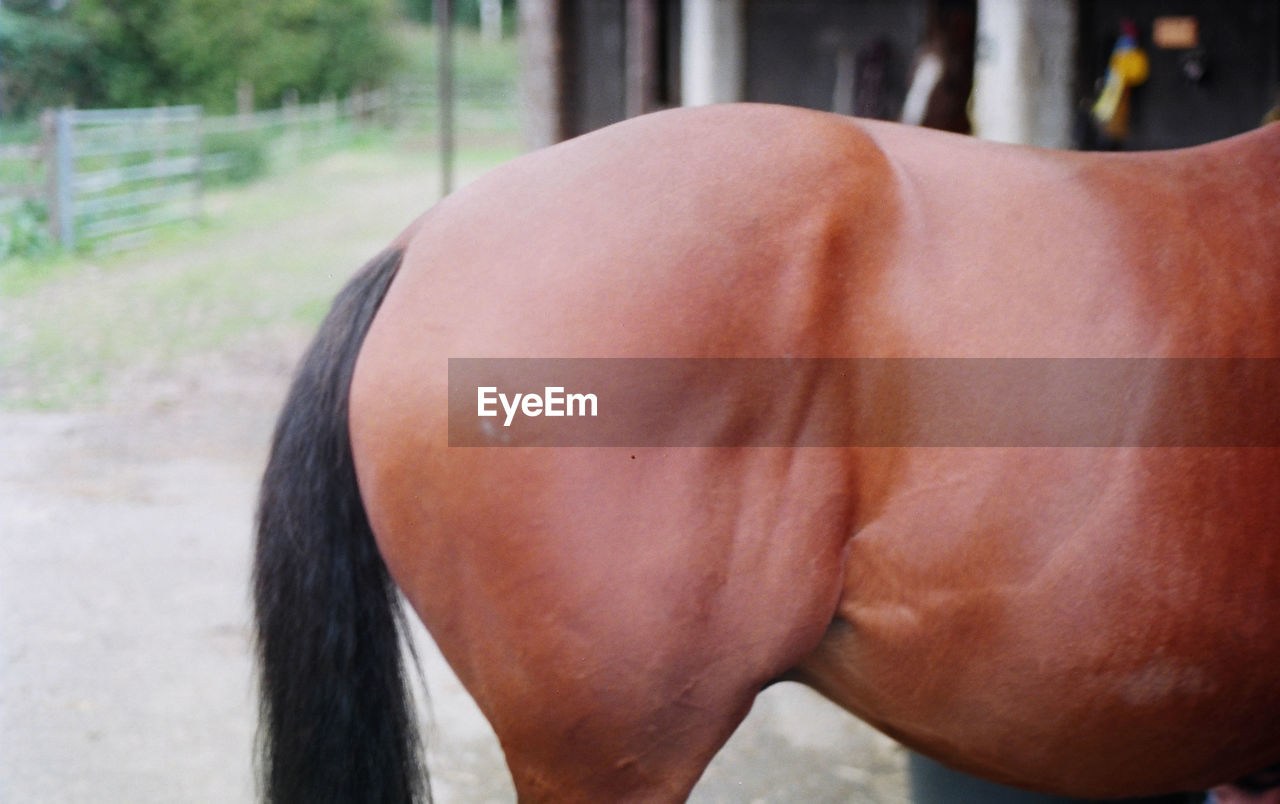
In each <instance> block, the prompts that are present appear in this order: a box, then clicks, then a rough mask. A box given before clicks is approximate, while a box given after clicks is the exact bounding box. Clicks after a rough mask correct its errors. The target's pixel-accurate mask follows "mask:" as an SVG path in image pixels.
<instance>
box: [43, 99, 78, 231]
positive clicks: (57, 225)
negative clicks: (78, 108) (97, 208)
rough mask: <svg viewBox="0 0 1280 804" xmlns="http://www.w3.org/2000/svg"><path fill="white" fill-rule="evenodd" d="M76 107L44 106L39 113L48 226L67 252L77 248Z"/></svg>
mask: <svg viewBox="0 0 1280 804" xmlns="http://www.w3.org/2000/svg"><path fill="white" fill-rule="evenodd" d="M74 115H75V110H74V109H72V108H70V107H67V108H63V109H56V110H55V109H45V110H44V112H43V113H42V114H41V115H40V125H41V128H42V129H43V132H44V145H45V159H46V160H48V161H47V163H46V164H47V170H46V172H47V174H48V176H47V181H48V187H49V189H48V193H49V229H50V233H51V234H52V235H53V237H54V239H56V240H57V241H58V243H60V244H61V245H62V247H63V248H64V249H66V250H67V251H71V250H72V249H74V248H75V247H76V230H75V207H74V195H73V193H72V181H73V180H74V178H75V172H74V170H73V168H74V165H75V153H74V148H75V143H74V137H73V133H72V123H73V118H74Z"/></svg>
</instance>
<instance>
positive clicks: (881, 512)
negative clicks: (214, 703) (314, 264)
mask: <svg viewBox="0 0 1280 804" xmlns="http://www.w3.org/2000/svg"><path fill="white" fill-rule="evenodd" d="M478 357H484V358H493V357H497V358H548V357H554V358H584V357H593V358H594V357H606V358H654V357H662V358H776V357H806V358H886V357H890V358H923V357H928V358H972V357H983V358H993V357H999V358H1115V357H1142V358H1224V357H1231V358H1268V359H1269V358H1277V357H1280V126H1271V127H1269V128H1267V129H1264V130H1261V131H1258V132H1255V133H1252V134H1248V135H1243V136H1240V137H1237V138H1234V139H1231V140H1227V141H1224V142H1221V143H1216V144H1212V145H1208V146H1203V147H1199V148H1194V149H1188V150H1185V151H1177V152H1165V153H1148V154H1106V155H1085V154H1077V153H1065V152H1050V151H1042V150H1035V149H1029V148H1020V147H1012V146H1003V145H994V144H987V143H983V142H979V141H976V140H972V139H967V138H963V137H959V136H955V135H950V134H942V133H937V132H930V131H925V130H921V129H914V128H908V127H904V126H899V125H896V124H891V123H871V122H866V121H858V120H853V119H849V118H841V117H836V116H831V115H826V114H822V113H816V112H809V111H802V110H796V109H787V108H780V107H765V106H726V107H713V108H707V109H700V110H677V111H671V112H663V113H659V114H655V115H651V116H647V117H642V118H638V119H635V120H632V121H630V122H626V123H622V124H619V125H617V126H614V127H611V128H608V129H605V130H602V131H599V132H597V133H594V134H590V135H587V136H584V137H581V138H579V139H576V140H573V141H570V142H568V143H565V144H562V145H558V146H555V147H552V148H549V149H546V150H543V151H540V152H537V153H533V154H530V155H528V156H526V157H524V158H521V159H518V160H516V161H514V162H512V163H510V164H508V165H506V166H504V167H502V168H499V169H497V170H495V171H493V172H492V173H490V174H489V175H487V176H486V177H484V178H483V179H481V180H479V181H477V182H476V183H474V184H473V185H471V186H469V187H468V188H467V189H465V190H463V191H462V192H459V193H458V194H456V195H455V196H453V197H450V198H448V199H446V200H445V201H443V202H442V203H440V204H439V205H438V206H436V207H435V208H434V209H433V210H432V211H430V212H429V213H428V214H427V215H425V216H423V217H422V218H420V219H419V220H418V221H417V222H415V223H414V224H413V225H412V226H411V227H410V228H409V229H408V230H407V231H406V232H405V233H404V234H403V235H401V236H400V237H399V238H398V239H397V240H396V241H395V243H394V244H393V245H392V246H391V248H390V249H389V250H388V251H387V252H386V253H384V255H382V256H381V257H380V258H378V259H376V260H375V261H374V262H372V263H370V265H369V266H367V267H366V268H365V269H364V270H363V271H362V272H361V273H360V274H359V275H358V276H357V277H356V279H354V280H353V281H352V283H351V285H349V286H348V288H347V289H346V290H345V291H344V292H343V294H342V295H341V296H340V297H339V299H338V301H337V303H336V304H335V307H334V309H333V311H332V312H331V313H330V316H329V318H328V319H327V320H326V322H325V324H324V325H323V326H322V328H321V331H320V334H319V336H318V338H317V341H316V343H315V345H313V347H312V349H311V352H310V353H309V354H308V356H307V358H306V359H305V360H304V363H303V365H302V368H301V369H300V372H299V375H298V378H297V379H296V381H295V385H294V388H293V390H292V392H291V394H290V398H289V401H288V403H287V405H286V407H285V410H284V412H283V413H282V415H281V419H280V423H279V425H278V429H277V435H276V442H275V445H274V448H273V454H272V457H271V460H270V464H269V467H268V470H267V474H266V477H265V479H264V485H263V496H262V500H261V505H260V513H259V516H260V525H259V536H258V548H257V549H258V554H257V565H256V569H255V575H256V587H255V594H256V603H257V617H258V627H259V647H260V656H261V660H262V664H263V671H262V672H263V675H262V681H263V714H264V723H265V740H264V745H265V763H266V777H267V793H268V795H269V797H271V798H273V799H276V800H280V801H309V802H311V801H323V800H331V799H332V800H341V801H356V800H360V801H363V800H369V801H374V800H377V801H392V800H408V799H410V798H411V797H413V796H415V795H417V794H418V793H419V792H420V781H419V775H418V774H419V768H418V764H419V759H418V757H417V753H416V746H415V743H414V742H413V728H412V723H413V716H412V713H411V709H410V708H408V693H407V692H406V691H405V689H406V688H405V683H404V678H403V675H402V673H403V671H402V669H401V667H400V662H399V653H398V651H397V631H396V626H397V620H396V614H395V612H396V611H398V608H397V606H396V601H397V597H396V592H395V589H396V587H398V588H399V590H401V591H403V593H404V595H405V597H407V599H408V601H409V603H410V604H411V605H412V607H413V610H414V611H415V612H416V613H417V614H418V616H420V617H421V619H422V620H423V622H424V623H425V624H426V626H427V628H428V629H429V631H430V632H431V634H432V635H433V637H434V638H435V640H436V642H437V643H438V644H439V647H440V649H441V651H442V652H443V653H444V655H445V657H446V658H447V659H448V661H449V662H450V664H451V665H452V666H453V667H454V669H455V670H456V671H457V673H458V676H459V677H460V678H461V680H462V682H463V683H464V684H465V685H466V687H467V689H468V690H469V692H470V693H471V694H472V695H473V696H474V697H475V699H476V701H477V703H478V704H479V706H480V708H481V710H483V712H484V714H485V715H486V716H487V717H488V719H489V721H490V722H491V723H492V725H493V727H494V729H495V731H496V733H497V735H498V738H499V740H500V741H501V743H502V746H503V750H504V752H505V754H506V757H507V761H508V764H509V766H510V769H511V772H512V774H513V777H514V781H515V785H516V788H517V790H518V791H519V794H520V797H521V799H522V800H531V801H532V800H555V801H614V800H680V799H682V798H683V797H685V796H686V795H687V794H688V792H689V791H690V789H691V788H692V787H693V785H694V783H695V782H696V781H697V779H698V777H699V775H700V774H701V773H702V771H703V769H704V768H705V767H706V765H707V763H708V761H709V760H710V759H711V757H712V755H714V754H715V753H716V751H717V750H718V749H719V748H720V747H721V745H722V744H723V743H724V742H725V740H726V739H727V738H728V737H729V735H730V733H731V732H733V730H734V729H735V727H736V726H737V725H738V723H739V722H740V721H741V720H742V718H743V717H744V715H745V714H746V713H747V711H748V709H749V708H750V707H751V704H752V701H753V699H754V698H755V696H756V695H757V693H759V692H760V690H761V689H762V688H764V687H765V686H767V685H769V684H771V683H773V682H775V681H778V680H782V679H791V680H797V681H801V682H803V683H806V684H809V685H811V686H813V687H814V688H816V689H817V690H819V691H820V692H822V693H823V694H825V695H826V696H828V697H829V698H830V699H831V700H833V701H834V702H836V703H837V704H839V705H840V706H842V707H844V708H846V709H848V710H849V711H851V712H853V713H855V714H856V715H858V716H859V717H861V718H863V719H865V720H866V721H867V722H869V723H871V724H872V725H874V726H876V727H877V728H879V729H881V730H883V731H884V732H886V733H887V734H890V735H892V736H893V737H895V738H897V739H899V740H901V741H902V742H903V743H904V744H906V745H908V746H910V747H912V748H915V749H917V750H919V751H921V752H923V753H925V754H928V755H930V756H932V757H935V758H937V759H938V760H940V761H942V762H944V763H946V764H949V765H951V766H953V767H955V768H958V769H961V770H965V771H968V772H971V773H975V774H978V775H981V776H985V777H987V778H990V779H992V780H995V781H1000V782H1004V783H1009V784H1015V785H1020V786H1025V787H1028V788H1033V789H1038V790H1043V791H1049V792H1056V793H1060V794H1066V795H1074V796H1129V795H1145V794H1155V793H1160V792H1166V791H1175V790H1184V789H1203V788H1206V787H1209V786H1211V785H1214V784H1218V783H1221V782H1224V781H1227V780H1231V779H1233V778H1236V777H1239V776H1243V775H1245V774H1249V773H1252V772H1255V771H1258V770H1259V769H1261V768H1263V767H1264V766H1267V765H1268V764H1269V763H1274V762H1276V761H1277V760H1280V531H1278V527H1280V452H1278V451H1277V450H1276V449H1275V448H1274V444H1272V445H1271V446H1270V447H1268V446H1250V445H1247V444H1246V445H1240V444H1237V445H1230V444H1228V445H1220V446H1218V445H1212V444H1210V445H1201V446H1178V445H1173V446H1163V447H1149V446H1142V445H1137V446H1134V445H1112V446H1095V447H1089V448H1085V447H1079V446H1070V445H1065V446H1042V447H1034V446H1033V447H1012V446H1000V445H989V446H982V445H977V446H967V447H961V446H945V445H944V446H932V447H925V446H918V445H913V444H911V443H900V444H896V445H888V446H882V447H870V446H859V445H848V446H833V447H828V448H822V447H800V446H797V447H785V446H784V447H768V448H765V447H743V446H734V445H733V443H727V442H724V441H723V439H719V440H718V437H716V435H715V434H723V433H725V432H730V431H732V432H735V433H738V434H739V435H743V436H744V440H743V441H741V442H735V443H749V442H750V435H751V432H750V431H751V429H752V428H753V427H757V426H760V427H764V426H768V424H767V423H764V424H761V423H758V422H757V420H754V419H748V420H746V421H745V422H744V420H742V419H741V418H735V410H737V408H738V402H742V403H744V404H745V403H746V402H747V401H748V400H747V396H748V395H751V396H752V400H755V401H758V396H759V395H760V394H764V395H766V396H770V395H772V396H771V397H770V402H771V403H772V404H773V405H774V408H775V409H776V410H777V411H778V415H779V416H780V417H784V418H787V420H788V421H791V422H798V424H796V427H798V428H801V429H803V427H804V423H805V421H807V419H806V417H807V416H808V415H809V413H810V412H811V411H810V409H809V407H808V406H809V405H810V403H811V402H812V400H813V398H814V397H813V396H812V395H806V393H805V392H803V391H797V390H796V389H795V388H794V387H789V386H787V387H784V386H779V387H778V388H770V387H768V384H767V383H765V384H763V385H762V384H761V383H759V382H750V383H749V382H746V381H744V383H743V384H742V386H741V387H738V386H737V385H736V384H735V383H734V382H732V381H730V382H726V383H718V384H717V386H716V387H715V388H714V393H715V394H716V396H715V399H714V404H698V403H699V402H700V401H705V400H701V399H700V398H699V396H700V395H702V394H703V392H704V390H705V386H704V385H698V384H696V383H695V384H694V385H692V386H691V387H690V389H686V390H685V391H684V392H683V393H682V394H681V398H680V400H679V404H680V406H681V411H682V412H681V413H680V415H679V416H676V417H671V418H668V419H663V420H662V421H664V422H675V423H677V424H678V426H679V427H680V428H682V432H684V433H692V434H693V435H694V436H695V438H694V440H695V441H697V440H698V438H697V436H699V434H704V435H707V438H706V439H705V442H706V443H707V444H713V443H714V444H722V445H721V446H690V447H671V448H667V447H659V446H642V447H635V448H625V447H622V448H619V447H589V446H588V447H580V448H559V449H556V448H546V447H543V448H539V447H514V448H502V447H499V446H492V447H480V448H474V447H451V446H449V424H450V421H449V420H450V418H451V417H455V418H456V417H459V416H465V415H471V413H472V412H469V411H465V410H453V411H451V410H450V409H449V388H448V381H449V359H450V358H478ZM815 365H818V366H825V365H829V364H827V363H817V364H815ZM831 365H834V364H831ZM757 379H758V378H757ZM823 379H824V378H822V377H817V378H816V381H822V380H823ZM748 386H749V387H748ZM899 390H900V391H901V393H903V394H905V397H904V399H905V401H906V403H914V402H920V403H922V404H924V405H925V406H926V407H928V406H934V407H937V406H939V405H941V406H942V407H943V408H945V406H946V404H947V402H948V400H947V399H945V398H944V399H937V398H933V399H930V398H926V397H928V396H929V395H930V394H934V395H935V396H936V395H937V393H938V392H937V390H936V389H933V390H931V386H920V387H907V388H905V389H899ZM1201 390H1205V389H1201ZM1208 390H1209V391H1210V392H1211V391H1212V390H1213V389H1208ZM654 393H659V392H656V391H655V392H654ZM661 393H666V391H662V392H661ZM708 393H709V392H708ZM913 397H914V398H913ZM651 401H654V400H651ZM656 401H657V402H658V403H661V402H662V401H663V400H661V399H659V400H656ZM675 402H676V400H674V398H673V399H672V403H673V404H675ZM753 404H754V401H753ZM846 407H847V408H848V410H847V411H844V412H841V411H840V410H837V413H836V415H838V416H840V415H843V416H847V417H849V418H856V417H857V415H858V411H857V410H856V409H855V408H856V405H853V404H848V405H846ZM908 409H910V404H908V405H907V406H906V407H904V408H903V410H908ZM1121 411H1122V414H1123V417H1124V418H1125V420H1126V421H1128V422H1130V423H1132V424H1134V425H1136V426H1141V425H1142V424H1143V423H1144V421H1145V418H1146V417H1151V416H1155V415H1157V412H1155V411H1154V409H1153V407H1152V406H1151V405H1143V404H1133V405H1131V406H1124V407H1122V408H1121ZM829 414H830V411H828V412H827V415H829ZM904 415H907V414H904ZM473 418H474V417H473ZM661 426H667V425H661ZM670 426H676V425H670ZM484 432H492V431H491V430H490V431H484ZM348 434H349V435H348ZM660 441H661V439H658V441H657V442H646V443H659V442H660ZM493 443H494V444H495V445H496V444H498V443H499V441H498V440H496V438H495V440H494V441H493ZM357 479H358V487H357ZM375 540H376V547H375ZM383 560H385V568H384V565H383ZM388 571H389V575H388ZM391 579H394V583H392V580H391Z"/></svg>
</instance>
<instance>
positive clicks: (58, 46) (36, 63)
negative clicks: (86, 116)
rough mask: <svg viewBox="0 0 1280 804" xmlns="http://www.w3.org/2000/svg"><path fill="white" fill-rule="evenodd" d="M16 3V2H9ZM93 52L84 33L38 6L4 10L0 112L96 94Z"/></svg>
mask: <svg viewBox="0 0 1280 804" xmlns="http://www.w3.org/2000/svg"><path fill="white" fill-rule="evenodd" d="M11 2H12V0H11ZM46 8H47V7H46ZM94 55H95V52H94V50H93V48H92V46H91V43H90V41H89V38H88V36H87V35H85V33H84V31H82V30H81V29H79V28H78V27H76V26H75V25H72V24H71V23H69V22H67V21H66V20H64V19H61V18H60V17H58V16H55V15H52V14H48V13H41V8H39V7H37V8H35V9H32V10H30V11H26V12H25V13H23V9H22V8H21V7H19V8H16V9H15V8H10V7H9V6H5V7H4V8H0V70H2V73H0V75H2V76H3V84H2V85H0V86H2V87H3V97H2V98H0V113H2V114H3V116H4V118H5V119H9V118H10V117H19V118H21V117H30V116H31V115H34V114H36V113H38V112H39V111H40V109H42V108H45V107H47V106H61V105H63V104H66V103H77V102H81V101H82V100H83V99H84V98H86V97H91V96H92V95H93V94H94V93H93V89H92V87H93V85H94V78H93V76H95V75H96V74H97V73H98V70H97V69H95V64H94Z"/></svg>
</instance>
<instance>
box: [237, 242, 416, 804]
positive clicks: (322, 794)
mask: <svg viewBox="0 0 1280 804" xmlns="http://www.w3.org/2000/svg"><path fill="white" fill-rule="evenodd" d="M401 257H402V252H401V251H400V250H396V249H393V250H388V251H386V252H384V253H383V254H381V255H379V256H378V257H376V258H374V260H372V261H371V262H370V263H369V264H367V265H366V266H365V267H364V268H362V269H361V270H360V272H359V273H358V274H357V275H356V276H355V277H354V278H353V279H352V280H351V281H350V283H349V284H348V285H347V286H346V287H345V288H343V290H342V291H341V292H340V293H339V294H338V296H337V298H336V300H335V301H334V304H333V308H332V309H331V310H330V311H329V314H328V316H327V317H326V318H325V320H324V323H323V324H321V326H320V330H319V332H318V333H317V334H316V338H315V341H314V342H313V343H312V344H311V347H310V348H309V350H308V351H307V353H306V355H305V356H304V357H303V359H302V363H301V364H300V366H299V368H298V372H297V375H296V376H295V378H294V381H293V386H292V388H291V389H290V390H289V394H288V397H287V399H286V401H285V405H284V409H283V410H282V411H281V413H280V419H279V421H278V422H277V424H276V430H275V436H274V438H273V441H272V446H271V456H270V458H269V460H268V462H267V468H266V472H265V474H264V475H263V479H262V489H261V494H260V497H259V501H258V517H257V545H256V550H255V556H254V568H253V599H254V610H255V611H254V614H255V621H256V626H257V657H258V662H259V685H260V688H259V700H260V704H259V706H260V713H259V714H260V727H259V738H258V758H259V762H260V763H261V765H260V773H261V777H262V779H261V784H262V789H261V793H262V795H263V797H264V798H265V799H266V800H267V801H270V802H276V803H277V804H286V803H290V804H291V803H292V802H307V804H311V803H312V802H344V803H345V802H397V803H399V802H414V801H418V800H420V799H421V798H423V796H424V795H425V796H426V797H427V798H428V799H429V798H430V791H429V789H428V788H427V782H426V768H425V765H424V763H423V761H422V757H421V750H420V744H419V741H418V734H417V727H416V718H415V712H414V706H413V694H412V691H411V687H410V683H409V680H410V679H409V676H408V675H407V674H406V672H405V668H404V664H403V662H402V657H401V641H400V640H401V639H402V634H403V633H404V626H405V622H404V612H403V609H402V607H401V605H400V599H399V596H398V593H397V591H396V588H395V585H394V583H393V582H392V580H391V577H390V575H389V574H388V572H387V568H386V565H385V564H384V563H383V561H382V557H381V555H380V554H379V553H378V549H377V545H376V544H375V542H374V537H373V531H372V529H371V528H370V526H369V522H368V519H367V518H366V516H365V510H364V504H363V503H362V502H361V499H360V490H359V488H358V487H357V485H356V472H355V464H354V461H353V459H352V455H351V439H350V434H349V431H348V425H347V410H348V401H347V400H348V395H349V391H350V387H351V375H352V372H353V370H354V368H355V363H356V357H357V355H358V354H359V352H360V346H361V344H362V343H363V341H364V338H365V334H366V333H367V332H368V330H369V325H370V324H371V323H372V321H373V317H374V314H375V313H376V312H377V310H378V307H379V305H380V304H381V303H382V299H383V296H384V295H385V293H386V291H387V287H388V286H389V285H390V283H391V280H392V278H393V277H394V276H395V273H396V270H397V269H398V268H399V266H400V261H401ZM405 644H406V645H407V644H408V642H407V640H406V643H405ZM410 652H411V653H412V647H411V646H410ZM415 660H416V657H415Z"/></svg>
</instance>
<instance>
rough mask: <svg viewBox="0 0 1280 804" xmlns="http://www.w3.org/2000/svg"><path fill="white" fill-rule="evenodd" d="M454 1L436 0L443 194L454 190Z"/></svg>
mask: <svg viewBox="0 0 1280 804" xmlns="http://www.w3.org/2000/svg"><path fill="white" fill-rule="evenodd" d="M452 12H453V0H435V23H436V34H437V36H438V39H437V40H436V42H437V47H438V48H439V54H438V56H439V70H440V75H439V91H440V195H441V197H443V196H446V195H448V194H449V193H451V192H453V157H454V142H453V25H452V20H453V13H452Z"/></svg>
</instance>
